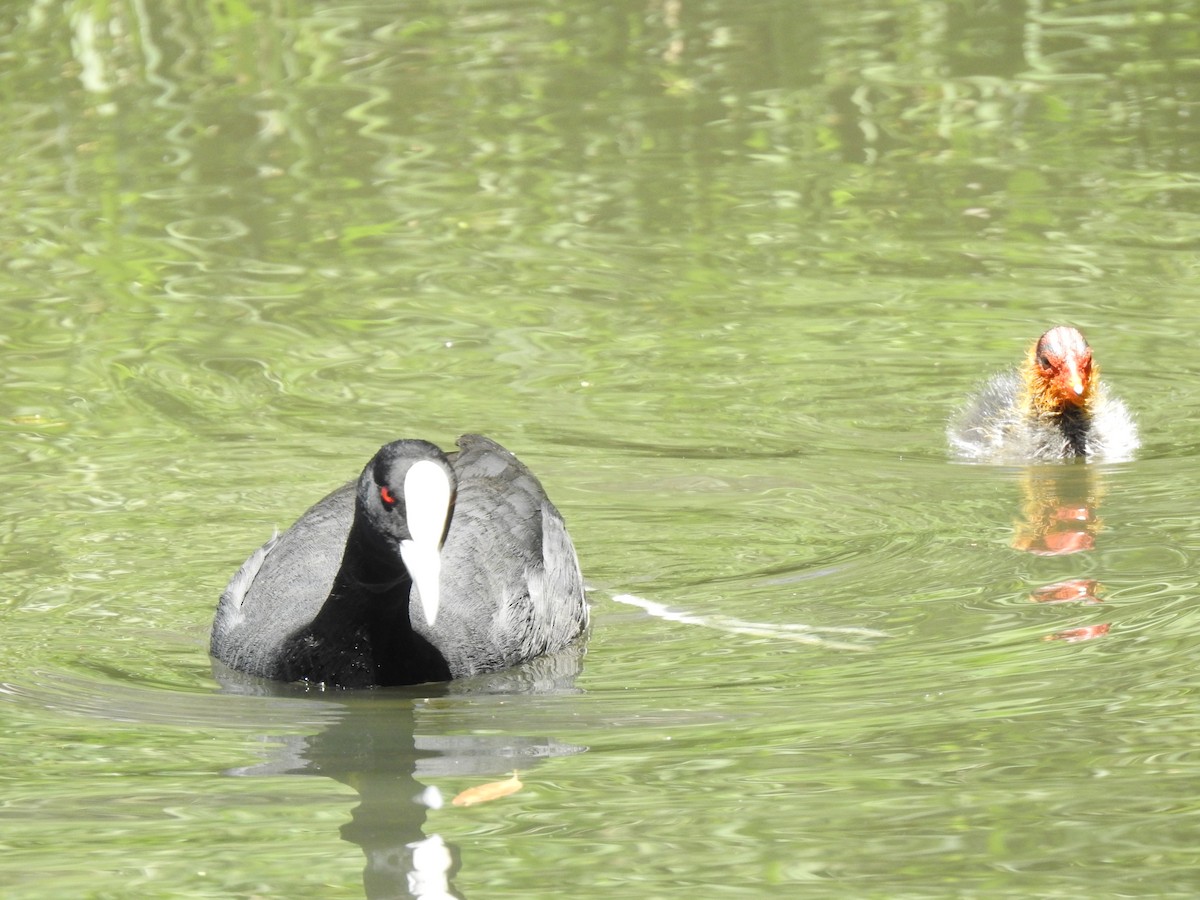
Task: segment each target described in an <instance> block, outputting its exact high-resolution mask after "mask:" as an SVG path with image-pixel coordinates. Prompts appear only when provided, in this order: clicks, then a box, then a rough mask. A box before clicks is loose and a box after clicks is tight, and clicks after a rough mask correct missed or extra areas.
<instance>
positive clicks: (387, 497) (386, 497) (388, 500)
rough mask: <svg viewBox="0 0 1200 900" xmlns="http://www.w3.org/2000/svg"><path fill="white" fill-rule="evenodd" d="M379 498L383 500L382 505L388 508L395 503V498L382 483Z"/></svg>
mask: <svg viewBox="0 0 1200 900" xmlns="http://www.w3.org/2000/svg"><path fill="white" fill-rule="evenodd" d="M379 499H380V500H382V501H383V505H384V506H386V507H387V508H388V509H391V508H392V507H393V506H395V505H396V498H395V497H393V496H392V492H391V491H389V490H388V489H387V485H384V486H383V487H381V488H380V489H379Z"/></svg>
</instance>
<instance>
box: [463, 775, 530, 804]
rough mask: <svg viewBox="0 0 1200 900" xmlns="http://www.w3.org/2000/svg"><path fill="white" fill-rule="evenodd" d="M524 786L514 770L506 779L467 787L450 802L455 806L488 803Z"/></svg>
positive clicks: (513, 792)
mask: <svg viewBox="0 0 1200 900" xmlns="http://www.w3.org/2000/svg"><path fill="white" fill-rule="evenodd" d="M522 787H524V785H523V784H522V783H521V779H520V778H518V777H517V773H516V772H513V773H512V777H511V778H506V779H504V781H489V782H488V783H487V784H479V785H476V786H475V787H472V788H467V789H466V790H465V791H463V792H462V793H460V794H458V795H457V796H456V797H455V798H454V799H453V800H451V801H450V802H451V803H453V804H454V805H455V806H474V805H475V804H476V803H487V802H488V801H490V800H499V799H500V798H501V797H507V796H508V795H509V794H515V793H516V792H517V791H519V790H520V789H521V788H522Z"/></svg>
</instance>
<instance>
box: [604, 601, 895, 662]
mask: <svg viewBox="0 0 1200 900" xmlns="http://www.w3.org/2000/svg"><path fill="white" fill-rule="evenodd" d="M613 599H614V600H616V601H617V602H618V603H627V604H629V605H630V606H636V607H638V608H640V609H644V610H645V611H646V612H648V613H649V614H650V615H652V616H654V617H655V618H659V619H664V620H665V621H668V622H679V623H680V624H682V625H699V626H700V627H702V628H715V629H717V630H718V631H725V632H728V633H729V634H745V635H750V636H751V637H763V638H777V639H780V640H785V641H797V642H799V643H801V644H817V645H819V646H822V647H831V648H833V649H836V650H869V649H871V648H870V647H869V646H866V645H864V644H858V643H853V642H851V641H848V640H838V639H836V638H829V637H826V636H825V635H840V636H844V637H858V638H885V637H888V634H887V632H886V631H876V630H875V629H874V628H857V627H853V626H850V627H838V626H829V627H816V626H813V625H799V624H796V625H792V624H786V623H785V624H783V625H769V624H767V623H764V622H746V621H744V620H742V619H735V618H733V617H732V616H721V615H717V616H697V615H693V614H691V613H683V612H676V611H675V610H673V609H671V608H670V607H669V606H667V605H665V604H663V603H656V602H655V601H654V600H647V599H646V598H645V597H638V596H637V595H635V594H615V595H613Z"/></svg>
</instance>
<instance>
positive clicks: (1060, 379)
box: [948, 325, 1138, 463]
mask: <svg viewBox="0 0 1200 900" xmlns="http://www.w3.org/2000/svg"><path fill="white" fill-rule="evenodd" d="M1099 371H1100V370H1099V366H1096V365H1094V364H1093V362H1092V348H1091V347H1089V346H1088V343H1087V341H1085V340H1084V339H1083V335H1082V334H1080V333H1079V332H1078V331H1077V330H1076V329H1074V328H1071V327H1069V326H1066V325H1060V326H1058V327H1057V328H1052V329H1050V330H1049V331H1047V332H1046V333H1045V334H1043V335H1042V336H1041V337H1040V338H1038V340H1037V343H1035V344H1034V345H1033V347H1032V349H1031V350H1030V351H1029V356H1028V358H1027V359H1026V360H1025V362H1024V364H1023V365H1022V366H1021V367H1020V368H1019V369H1016V370H1014V371H1011V372H1002V373H1000V374H999V375H995V376H993V377H992V378H991V380H990V381H988V382H987V384H986V385H985V386H984V387H983V389H982V390H981V391H980V392H979V394H978V395H977V396H976V397H975V398H974V399H973V400H972V401H971V403H970V404H969V405H968V406H967V407H966V409H964V410H963V411H962V412H961V413H960V414H959V415H958V416H957V417H956V419H955V420H954V421H953V422H952V423H951V425H950V429H949V431H948V436H949V438H950V444H951V447H952V448H953V450H954V452H955V453H957V454H958V455H959V456H962V457H964V458H966V459H974V460H980V461H983V462H994V463H1019V462H1032V461H1037V460H1053V459H1071V458H1073V457H1084V458H1087V459H1106V460H1121V459H1128V458H1129V457H1130V456H1132V455H1133V451H1134V450H1136V449H1137V447H1138V436H1137V426H1136V425H1134V423H1133V420H1132V418H1130V415H1129V410H1127V409H1126V408H1125V404H1124V403H1122V402H1121V401H1120V400H1118V399H1116V398H1115V397H1109V396H1108V394H1107V391H1106V390H1105V386H1104V384H1103V383H1102V382H1101V381H1100V377H1099Z"/></svg>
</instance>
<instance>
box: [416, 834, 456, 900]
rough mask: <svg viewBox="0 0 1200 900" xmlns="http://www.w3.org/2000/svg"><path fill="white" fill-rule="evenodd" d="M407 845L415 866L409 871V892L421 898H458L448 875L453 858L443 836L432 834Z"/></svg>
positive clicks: (420, 899)
mask: <svg viewBox="0 0 1200 900" xmlns="http://www.w3.org/2000/svg"><path fill="white" fill-rule="evenodd" d="M406 846H407V847H408V848H409V849H410V850H412V866H413V867H412V871H411V872H409V873H408V892H409V893H410V894H412V895H413V896H414V897H417V898H419V900H457V898H455V896H454V895H453V894H452V893H450V882H449V880H448V879H447V877H446V874H447V873H448V872H449V871H450V866H451V864H452V860H451V857H450V849H449V848H448V847H447V846H446V842H445V841H443V840H442V836H441V835H440V834H431V835H430V836H429V837H427V838H425V840H423V841H413V842H412V843H411V844H407V845H406Z"/></svg>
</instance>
